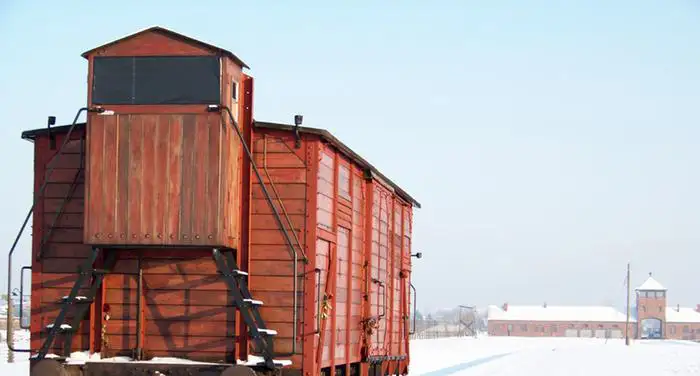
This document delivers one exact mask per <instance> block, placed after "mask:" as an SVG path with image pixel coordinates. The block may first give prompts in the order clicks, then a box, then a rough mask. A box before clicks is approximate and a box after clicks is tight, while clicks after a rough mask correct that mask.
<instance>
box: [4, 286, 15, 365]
mask: <svg viewBox="0 0 700 376" xmlns="http://www.w3.org/2000/svg"><path fill="white" fill-rule="evenodd" d="M13 308H14V307H13V306H12V294H9V295H7V328H8V331H7V338H6V339H7V362H8V363H14V362H15V352H14V351H12V350H10V348H11V347H14V344H15V326H14V321H13V318H14V316H15V314H14V312H13V311H14V309H13Z"/></svg>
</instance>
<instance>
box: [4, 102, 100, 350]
mask: <svg viewBox="0 0 700 376" xmlns="http://www.w3.org/2000/svg"><path fill="white" fill-rule="evenodd" d="M85 111H90V112H102V111H104V110H102V109H89V108H87V107H82V108H81V109H79V110H78V113H77V114H75V118H74V119H73V123H71V125H70V128H68V133H67V134H66V137H65V139H64V140H63V144H61V147H60V148H59V149H58V152H56V154H55V155H54V156H53V157H52V158H51V160H50V161H49V163H48V164H47V166H46V168H47V170H46V172H45V173H44V181H43V182H42V184H41V187H39V192H37V194H35V196H34V202H33V203H32V206H31V207H30V208H29V212H28V213H27V216H26V217H25V218H24V222H23V223H22V227H20V229H19V232H18V233H17V237H15V241H14V242H13V243H12V247H10V251H9V252H8V253H7V306H8V310H7V317H8V319H7V327H6V333H5V334H6V338H7V339H8V341H7V348H8V349H9V350H10V351H14V352H27V353H28V352H31V351H32V350H31V349H17V348H14V347H13V346H14V344H13V343H12V341H11V340H10V339H11V337H12V336H11V335H10V332H11V331H12V317H11V316H12V315H11V313H12V303H11V301H12V299H10V296H12V255H13V254H14V253H15V249H16V248H17V244H18V243H19V239H20V238H21V237H22V234H23V233H24V229H25V228H26V227H27V223H28V222H29V218H30V217H31V216H32V213H34V207H35V206H36V204H37V202H38V201H39V199H40V198H42V197H43V196H44V191H45V190H46V186H47V185H48V181H49V180H48V177H49V176H50V175H51V173H52V172H53V170H54V165H53V164H54V163H55V161H56V160H57V159H58V158H57V157H58V156H59V155H61V154H62V153H63V149H64V148H65V146H66V145H67V144H68V141H69V140H70V136H71V134H72V133H73V130H74V129H75V125H76V124H77V123H78V118H79V117H80V114H82V113H83V112H85Z"/></svg>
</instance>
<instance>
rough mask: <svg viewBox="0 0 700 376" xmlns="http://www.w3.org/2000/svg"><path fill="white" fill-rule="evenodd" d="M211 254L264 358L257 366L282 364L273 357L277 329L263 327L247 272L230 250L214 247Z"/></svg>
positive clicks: (268, 366)
mask: <svg viewBox="0 0 700 376" xmlns="http://www.w3.org/2000/svg"><path fill="white" fill-rule="evenodd" d="M212 256H213V258H214V262H216V267H217V270H218V272H219V274H221V275H222V276H223V278H224V281H225V282H226V285H227V286H228V289H229V291H230V293H231V295H232V297H233V304H234V306H235V307H236V308H237V309H238V310H239V311H240V313H241V317H242V318H243V321H244V322H245V324H246V325H247V326H248V328H249V330H250V333H249V334H250V337H251V338H252V339H253V343H254V344H255V347H256V350H257V351H258V352H260V353H261V354H262V356H263V358H264V362H263V363H261V364H258V366H265V367H267V368H270V369H275V368H277V367H280V366H282V365H284V362H282V361H276V360H274V359H273V357H274V350H273V337H274V336H276V335H277V331H275V330H272V329H268V328H266V327H265V322H264V321H263V319H262V316H261V315H260V310H258V307H260V306H262V305H263V302H261V301H259V300H255V299H253V297H252V295H251V293H250V290H249V289H248V284H247V282H246V277H247V276H248V273H247V272H244V271H242V270H240V269H238V265H237V264H236V261H235V259H234V257H233V251H232V250H227V251H223V250H220V249H217V248H214V249H213V251H212Z"/></svg>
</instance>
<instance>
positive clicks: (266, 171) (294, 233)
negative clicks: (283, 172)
mask: <svg viewBox="0 0 700 376" xmlns="http://www.w3.org/2000/svg"><path fill="white" fill-rule="evenodd" d="M263 140H264V141H265V142H263V171H265V175H266V176H267V180H268V181H270V187H271V188H272V192H274V194H275V196H276V197H277V202H279V204H280V208H282V214H284V218H285V219H286V220H287V225H289V228H290V229H291V230H292V236H293V237H294V241H295V242H296V244H297V247H299V252H301V256H302V257H303V258H304V260H305V262H306V263H307V264H308V258H307V257H306V253H305V252H304V248H302V246H301V241H299V237H298V236H297V233H296V231H294V225H293V224H292V220H291V218H289V213H287V208H286V207H285V206H284V202H283V201H282V198H281V197H280V195H279V193H278V192H277V188H276V187H275V182H274V181H273V180H272V177H271V176H270V172H269V171H268V170H267V137H266V135H263ZM295 256H296V250H295ZM296 261H297V260H296V257H295V258H294V262H295V264H296ZM294 270H296V267H295V269H294Z"/></svg>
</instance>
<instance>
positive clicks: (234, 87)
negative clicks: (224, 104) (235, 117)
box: [231, 81, 238, 103]
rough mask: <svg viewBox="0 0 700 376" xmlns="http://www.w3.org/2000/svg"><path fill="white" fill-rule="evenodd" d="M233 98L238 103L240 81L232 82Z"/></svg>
mask: <svg viewBox="0 0 700 376" xmlns="http://www.w3.org/2000/svg"><path fill="white" fill-rule="evenodd" d="M231 99H232V100H233V103H238V82H236V81H232V82H231Z"/></svg>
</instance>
